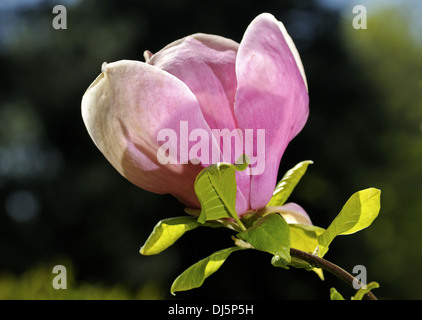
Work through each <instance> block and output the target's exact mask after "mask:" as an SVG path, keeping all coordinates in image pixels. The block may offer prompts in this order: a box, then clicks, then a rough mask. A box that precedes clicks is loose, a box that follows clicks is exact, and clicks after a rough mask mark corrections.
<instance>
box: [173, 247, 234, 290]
mask: <svg viewBox="0 0 422 320" xmlns="http://www.w3.org/2000/svg"><path fill="white" fill-rule="evenodd" d="M237 250H242V249H241V248H239V247H230V248H227V249H223V250H220V251H217V252H214V253H213V254H212V255H210V256H209V257H207V258H205V259H202V260H201V261H198V262H197V263H195V264H194V265H192V266H190V267H189V268H188V269H186V270H185V271H184V272H183V273H182V274H181V275H180V276H178V277H177V278H176V280H174V282H173V284H172V285H171V289H170V292H171V294H173V295H174V293H175V292H176V291H186V290H190V289H194V288H199V287H200V286H201V285H202V284H203V283H204V280H205V279H206V278H208V277H209V276H210V275H212V274H213V273H214V272H216V271H217V270H218V269H219V268H220V267H221V265H222V264H223V263H224V262H225V261H226V259H227V258H228V256H229V255H230V254H231V253H232V252H234V251H237Z"/></svg>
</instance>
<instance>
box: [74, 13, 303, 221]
mask: <svg viewBox="0 0 422 320" xmlns="http://www.w3.org/2000/svg"><path fill="white" fill-rule="evenodd" d="M144 56H145V59H146V62H140V61H129V60H122V61H117V62H113V63H109V64H103V67H102V73H101V74H100V75H99V76H98V77H97V79H96V80H95V81H94V82H93V83H92V84H91V85H90V87H89V88H88V90H87V91H86V93H85V94H84V97H83V99H82V116H83V119H84V122H85V125H86V127H87V129H88V132H89V134H90V136H91V137H92V139H93V141H94V142H95V144H96V145H97V147H98V148H99V149H100V151H101V152H102V153H103V154H104V156H105V157H106V158H107V159H108V161H109V162H110V163H111V164H112V165H113V166H114V167H115V168H116V169H117V170H118V171H119V172H120V173H121V174H122V175H123V176H124V177H126V178H127V179H128V180H129V181H131V182H132V183H134V184H135V185H137V186H139V187H141V188H143V189H145V190H148V191H151V192H155V193H160V194H164V193H170V194H172V195H174V196H175V197H177V198H178V199H179V200H180V201H181V202H182V203H184V204H185V205H186V206H187V207H190V208H199V206H200V205H199V201H198V199H197V197H196V195H195V192H194V181H195V178H196V176H197V174H198V173H199V172H200V171H201V170H202V169H203V168H204V167H206V166H207V165H209V164H210V162H208V163H207V162H206V161H203V158H201V159H202V160H201V161H199V164H194V163H192V162H194V161H191V162H186V161H182V158H181V157H182V156H183V157H185V155H183V154H180V155H178V158H177V159H178V160H179V161H174V162H172V161H170V162H168V163H165V164H163V163H162V162H160V161H159V159H158V158H159V157H157V154H159V150H160V147H162V146H163V144H164V143H166V144H167V146H168V147H169V149H171V148H173V149H171V150H177V151H179V152H181V153H183V152H184V151H183V150H189V148H191V147H193V146H194V145H195V143H198V142H197V141H196V140H194V141H191V140H189V141H186V142H183V141H181V140H180V138H181V136H182V131H183V130H185V131H186V132H185V133H186V134H188V135H189V137H191V134H192V135H193V136H196V137H197V136H198V131H195V130H198V129H201V132H202V133H203V132H205V133H207V134H209V137H212V138H211V141H210V146H209V150H205V151H207V152H205V153H208V151H209V152H211V151H213V150H214V151H215V149H214V148H215V147H216V143H217V148H219V149H218V150H219V151H220V152H221V154H223V158H224V157H227V154H225V156H224V150H223V149H224V146H221V145H220V144H218V139H219V137H216V136H215V132H216V131H215V130H216V129H228V131H229V132H231V133H236V134H239V135H242V134H244V133H245V130H247V129H249V130H255V131H253V132H254V134H255V136H256V135H257V132H258V131H257V130H264V132H265V141H264V142H262V143H261V144H260V145H259V144H258V145H255V146H253V148H252V150H249V153H251V154H249V156H250V157H252V158H253V157H254V156H256V155H257V153H258V152H260V151H262V150H264V152H265V169H264V170H262V172H259V174H253V170H254V168H253V167H252V169H251V171H249V172H238V173H237V176H236V179H237V185H238V187H237V198H236V210H237V212H238V214H239V216H242V215H243V214H244V213H246V212H247V211H248V210H259V209H262V208H264V207H265V206H266V205H267V203H268V202H269V200H270V198H271V196H272V194H273V191H274V187H275V185H276V182H277V181H276V180H277V173H278V168H279V163H280V160H281V157H282V155H283V153H284V151H285V149H286V147H287V145H288V143H289V142H290V141H291V140H292V139H293V138H294V137H295V136H296V135H297V134H298V133H299V132H300V131H301V130H302V128H303V126H304V125H305V122H306V120H307V118H308V113H309V108H308V101H309V98H308V92H307V83H306V77H305V73H304V70H303V66H302V62H301V60H300V57H299V54H298V52H297V50H296V47H295V45H294V43H293V41H292V39H291V38H290V36H289V35H288V34H287V31H286V29H285V28H284V26H283V24H282V23H281V22H279V21H277V20H276V19H275V18H274V17H273V16H272V15H271V14H268V13H263V14H261V15H259V16H258V17H256V18H255V19H254V20H253V21H252V22H251V24H250V25H249V26H248V28H247V30H246V32H245V34H244V36H243V39H242V41H241V42H240V44H238V43H236V42H235V41H232V40H230V39H227V38H223V37H220V36H216V35H209V34H200V33H198V34H193V35H190V36H188V37H185V38H183V39H180V40H177V41H175V42H173V43H171V44H169V45H167V46H166V47H164V48H163V49H162V50H160V51H159V52H157V53H155V54H152V53H150V52H149V51H146V52H145V54H144ZM182 125H183V126H182ZM164 128H165V129H168V130H173V132H176V133H177V137H176V138H179V140H178V141H173V140H171V139H170V138H168V140H165V139H160V138H159V134H160V130H162V129H164ZM239 130H240V131H239ZM245 141H246V140H245ZM182 142H183V143H185V145H184V146H182V145H181V143H182ZM176 143H177V145H175V144H176ZM226 146H227V145H226ZM182 149H183V150H182ZM201 152H204V149H203V150H202V151H201ZM243 152H245V148H243V149H241V150H234V151H231V150H230V152H229V156H231V162H232V163H233V162H234V160H236V159H237V156H239V155H240V154H242V153H243ZM205 153H204V154H205ZM204 154H202V153H201V155H204ZM185 158H186V157H185ZM185 160H186V159H185ZM190 160H192V159H190ZM296 211H301V210H300V209H297V210H296ZM302 211H303V210H302ZM300 215H306V213H305V212H304V211H303V213H300Z"/></svg>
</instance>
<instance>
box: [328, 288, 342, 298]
mask: <svg viewBox="0 0 422 320" xmlns="http://www.w3.org/2000/svg"><path fill="white" fill-rule="evenodd" d="M330 299H331V300H344V298H343V296H342V295H341V294H340V293H339V292H338V291H337V290H336V289H335V288H331V289H330Z"/></svg>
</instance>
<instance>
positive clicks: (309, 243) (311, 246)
mask: <svg viewBox="0 0 422 320" xmlns="http://www.w3.org/2000/svg"><path fill="white" fill-rule="evenodd" d="M289 227H290V247H291V248H294V249H298V250H301V251H305V252H308V253H314V252H315V251H316V249H317V247H318V234H321V233H322V232H324V229H322V228H320V227H317V226H310V225H303V224H289ZM271 264H272V265H273V266H275V267H282V268H285V269H288V267H289V266H292V267H295V268H304V269H306V270H309V271H314V272H315V273H316V274H317V275H318V277H319V278H320V279H321V280H324V273H323V271H322V269H320V268H314V267H312V266H311V265H309V263H308V262H306V261H303V260H300V259H298V258H296V257H292V259H291V261H290V262H289V263H288V262H286V261H284V260H283V259H281V258H280V257H278V256H274V257H273V258H272V260H271Z"/></svg>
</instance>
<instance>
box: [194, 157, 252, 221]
mask: <svg viewBox="0 0 422 320" xmlns="http://www.w3.org/2000/svg"><path fill="white" fill-rule="evenodd" d="M243 159H244V160H245V161H243V162H242V163H241V164H227V163H217V164H214V165H211V166H209V167H207V168H205V169H203V170H202V171H201V172H200V173H199V174H198V176H197V177H196V180H195V187H194V188H195V193H196V195H197V197H198V199H199V202H200V203H201V214H200V216H199V218H198V222H200V223H204V222H205V221H207V220H217V219H221V218H233V219H235V220H236V221H238V220H239V218H238V216H237V213H236V191H237V186H236V171H243V170H245V169H246V168H247V166H248V161H247V158H246V156H244V158H243Z"/></svg>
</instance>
